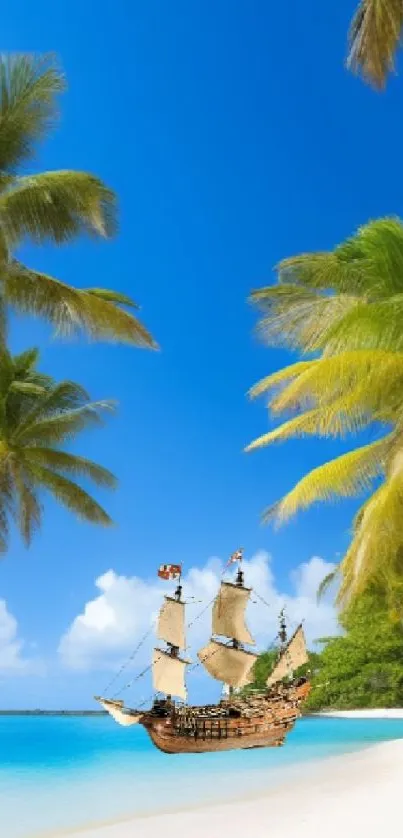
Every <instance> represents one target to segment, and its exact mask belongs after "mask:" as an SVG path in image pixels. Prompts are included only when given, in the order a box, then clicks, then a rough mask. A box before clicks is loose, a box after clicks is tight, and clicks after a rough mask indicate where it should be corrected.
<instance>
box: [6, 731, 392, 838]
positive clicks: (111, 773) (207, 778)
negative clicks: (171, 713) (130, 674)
mask: <svg viewBox="0 0 403 838" xmlns="http://www.w3.org/2000/svg"><path fill="white" fill-rule="evenodd" d="M397 738H403V720H389V719H388V720H384V719H379V720H378V719H377V720H366V719H365V720H364V719H357V720H356V719H324V718H322V719H321V718H306V719H302V720H301V721H300V722H298V724H297V725H296V727H295V729H294V731H293V732H292V733H291V734H290V736H289V737H288V739H287V743H286V745H285V746H284V747H283V748H273V749H258V750H253V751H232V752H229V753H222V754H201V755H193V754H186V755H176V756H167V755H166V754H162V753H160V752H159V751H157V750H156V749H155V748H154V747H153V746H152V745H151V743H150V740H149V739H148V737H147V734H146V732H145V731H144V729H143V728H141V727H138V728H129V729H127V728H121V727H119V726H118V725H116V724H115V723H114V722H113V721H112V720H110V719H109V718H103V717H99V718H96V717H95V718H90V717H89V718H85V717H72V718H68V717H29V716H27V717H6V716H3V717H0V833H1V835H2V836H3V835H4V838H32V836H37V835H42V834H44V833H45V834H46V833H48V834H49V835H51V836H53V835H54V834H55V833H57V832H58V831H59V830H62V829H65V828H72V829H73V828H76V827H77V828H79V827H80V826H84V825H85V824H87V823H101V822H103V821H107V820H113V819H120V818H122V819H124V818H125V817H130V816H131V815H133V814H136V813H145V814H147V813H150V812H156V811H167V810H169V809H177V808H180V807H186V806H192V805H195V804H200V803H206V802H211V801H218V800H229V799H231V798H233V797H239V795H240V793H241V794H244V795H245V796H246V795H247V794H249V793H253V792H255V791H256V792H258V793H259V792H261V791H262V792H264V791H265V790H267V789H269V788H271V787H273V785H275V784H276V783H278V782H282V781H284V779H286V778H287V776H290V775H292V774H293V772H294V771H296V770H298V767H300V765H301V763H306V764H309V763H311V762H312V761H314V760H317V759H322V758H325V757H328V756H332V755H336V754H341V753H345V752H347V751H354V750H359V749H361V748H363V747H366V746H367V745H370V744H372V743H374V742H382V741H385V740H388V739H397ZM240 790H241V791H240Z"/></svg>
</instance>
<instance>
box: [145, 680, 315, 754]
mask: <svg viewBox="0 0 403 838" xmlns="http://www.w3.org/2000/svg"><path fill="white" fill-rule="evenodd" d="M309 691H310V685H309V683H308V682H304V683H303V684H299V685H290V686H288V687H284V688H283V689H282V690H281V693H278V692H275V693H268V694H266V695H259V696H255V697H253V698H244V699H234V700H232V701H230V702H228V701H225V702H221V704H218V705H213V706H210V707H205V708H203V707H184V708H175V707H173V708H171V709H169V710H166V711H165V715H164V710H163V708H161V710H160V711H159V712H158V711H157V710H155V709H153V710H151V711H150V712H149V713H144V715H142V716H141V718H140V719H139V722H140V724H141V725H143V727H145V729H146V730H147V732H148V734H149V736H150V738H151V740H152V742H153V743H154V745H155V746H156V747H157V748H158V749H159V750H160V751H163V752H164V753H166V754H180V753H188V754H195V753H198V754H199V753H206V752H218V751H230V750H235V749H246V748H273V747H279V746H280V745H282V744H283V742H284V740H285V737H286V736H287V733H289V731H290V730H292V728H293V727H294V724H295V722H296V720H297V719H298V718H299V716H300V715H301V709H300V708H301V705H302V703H303V702H304V700H305V698H306V697H307V696H308V694H309Z"/></svg>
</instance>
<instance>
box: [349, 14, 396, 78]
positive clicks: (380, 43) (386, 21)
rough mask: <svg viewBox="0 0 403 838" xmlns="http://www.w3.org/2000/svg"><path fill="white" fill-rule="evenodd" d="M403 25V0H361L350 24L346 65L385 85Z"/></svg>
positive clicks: (392, 66)
mask: <svg viewBox="0 0 403 838" xmlns="http://www.w3.org/2000/svg"><path fill="white" fill-rule="evenodd" d="M402 28H403V3H402V0H361V2H360V4H359V6H358V9H357V11H356V13H355V15H354V17H353V20H352V22H351V26H350V32H349V55H348V59H347V66H348V67H350V68H351V69H352V70H353V71H354V72H358V73H361V74H362V75H363V77H364V78H365V79H366V80H367V81H369V82H370V84H372V85H373V87H375V88H377V89H378V90H381V89H382V88H384V87H385V84H386V80H387V77H388V75H389V73H390V72H392V71H393V69H394V59H395V53H396V50H397V49H398V47H399V45H400V40H401V35H402Z"/></svg>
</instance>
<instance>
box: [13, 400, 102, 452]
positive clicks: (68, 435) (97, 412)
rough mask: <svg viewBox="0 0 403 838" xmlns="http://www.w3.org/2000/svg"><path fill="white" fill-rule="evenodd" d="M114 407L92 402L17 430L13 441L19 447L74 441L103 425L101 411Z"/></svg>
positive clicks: (35, 421)
mask: <svg viewBox="0 0 403 838" xmlns="http://www.w3.org/2000/svg"><path fill="white" fill-rule="evenodd" d="M112 407H113V406H112V405H111V403H108V402H92V403H91V402H90V403H88V404H86V405H84V406H83V407H78V408H75V409H73V410H66V411H64V412H63V413H60V414H55V415H53V416H50V417H47V418H45V419H40V420H34V421H33V422H32V424H31V425H24V426H23V427H22V428H17V429H16V431H15V433H14V435H13V440H14V442H15V443H16V444H18V445H21V444H22V443H24V445H28V443H29V445H30V446H31V445H39V444H41V443H43V444H45V445H60V444H61V443H62V442H65V441H66V440H72V439H74V438H75V437H76V436H77V434H79V433H81V431H84V430H86V429H87V428H90V427H93V426H94V425H95V426H97V425H98V426H99V425H102V416H101V411H103V410H108V409H109V410H110V409H112Z"/></svg>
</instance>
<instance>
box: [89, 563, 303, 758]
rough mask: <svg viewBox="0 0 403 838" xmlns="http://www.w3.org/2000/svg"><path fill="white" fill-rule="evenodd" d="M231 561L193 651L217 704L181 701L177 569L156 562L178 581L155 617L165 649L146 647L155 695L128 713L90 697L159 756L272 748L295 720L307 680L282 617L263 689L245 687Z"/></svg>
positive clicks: (247, 677) (245, 634)
mask: <svg viewBox="0 0 403 838" xmlns="http://www.w3.org/2000/svg"><path fill="white" fill-rule="evenodd" d="M234 557H236V558H235V559H234ZM233 561H239V563H240V564H239V569H238V572H237V575H236V579H235V581H234V582H228V581H221V584H220V589H219V591H218V594H217V596H216V598H215V600H214V603H213V608H212V631H211V638H210V640H209V642H208V643H207V644H206V645H205V646H204V647H203V648H202V649H200V651H199V652H198V658H199V661H200V663H201V664H202V665H203V666H204V668H205V669H206V671H207V673H208V674H209V675H210V676H211V677H213V678H215V679H217V680H218V681H220V682H221V683H222V685H223V695H222V698H221V700H220V701H219V702H218V703H217V704H209V705H205V706H200V705H194V706H192V705H189V704H187V702H186V699H187V691H186V684H185V672H186V668H187V666H188V664H189V663H190V661H188V660H186V658H185V656H184V655H185V654H186V636H185V602H184V600H183V598H182V585H181V582H180V573H181V568H180V566H177V565H163V566H162V570H161V569H160V571H159V575H160V576H162V578H165V579H170V578H174V577H175V576H179V584H178V585H177V588H176V591H175V594H174V595H173V596H165V598H164V603H163V605H162V607H161V609H160V612H159V617H158V625H157V638H158V640H161V641H163V643H164V644H165V646H164V645H162V646H156V647H155V648H154V650H153V655H152V665H151V668H152V677H153V687H154V690H155V694H156V696H155V698H154V700H153V702H152V706H151V708H150V709H148V710H142V709H139V710H135V709H130V708H127V707H125V705H124V702H123V701H121V700H117V699H111V698H109V699H108V698H105V697H101V696H96V699H97V701H99V703H100V704H101V705H102V707H103V708H104V709H105V710H106V711H107V712H108V713H109V714H110V715H111V716H112V718H114V719H115V721H116V722H118V724H120V725H123V726H125V727H130V726H132V725H135V724H141V725H143V727H144V728H145V729H146V730H147V732H148V734H149V736H150V738H151V740H152V742H153V743H154V745H155V746H156V747H157V748H159V750H161V751H164V752H165V753H168V754H176V753H203V752H206V751H228V750H232V749H236V748H264V747H277V746H280V745H282V744H283V743H284V741H285V738H286V736H287V734H288V733H289V731H290V730H291V729H292V728H293V727H294V724H295V722H296V720H297V719H298V717H299V716H300V715H301V707H302V704H303V702H304V700H305V699H306V697H307V696H308V694H309V691H310V684H309V680H308V679H307V678H296V677H295V675H294V673H295V670H297V669H298V668H299V667H300V666H302V665H303V664H305V663H306V662H307V661H308V655H307V649H306V643H305V637H304V632H303V628H302V624H301V625H299V626H298V627H297V629H296V630H295V631H294V633H293V635H292V636H291V637H290V638H289V639H287V631H286V623H285V619H284V613H283V612H282V613H281V615H280V630H279V633H278V637H279V650H278V655H277V660H276V662H275V665H274V667H273V670H272V672H271V673H270V675H269V676H268V678H267V681H266V689H263V690H258V691H254V690H251V689H250V688H249V689H245V688H246V687H247V685H248V684H250V683H252V681H253V676H252V670H253V666H254V664H255V662H256V660H257V658H258V655H257V654H256V653H255V652H253V651H251V650H250V649H249V648H248V647H250V646H254V645H255V641H254V639H253V637H252V635H251V634H250V631H249V629H248V627H247V625H246V622H245V609H246V606H247V604H248V601H249V598H250V595H251V593H252V589H251V588H248V587H246V586H245V584H244V573H243V571H242V564H241V562H242V551H237V552H236V553H234V554H233V555H232V557H231V559H230V562H233ZM171 568H174V570H173V571H172V570H171Z"/></svg>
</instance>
